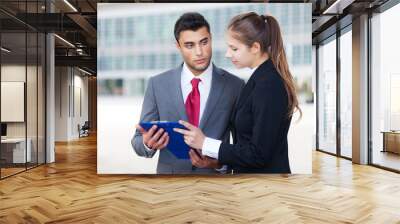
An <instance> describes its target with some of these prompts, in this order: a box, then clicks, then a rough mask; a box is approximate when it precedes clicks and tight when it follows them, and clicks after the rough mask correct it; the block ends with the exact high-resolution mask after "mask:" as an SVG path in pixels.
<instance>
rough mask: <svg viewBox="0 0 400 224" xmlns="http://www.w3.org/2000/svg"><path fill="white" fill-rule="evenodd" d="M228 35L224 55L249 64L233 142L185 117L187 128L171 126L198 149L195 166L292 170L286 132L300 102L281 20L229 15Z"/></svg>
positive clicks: (193, 157)
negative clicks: (212, 135) (208, 133)
mask: <svg viewBox="0 0 400 224" xmlns="http://www.w3.org/2000/svg"><path fill="white" fill-rule="evenodd" d="M226 37H227V43H228V50H227V53H226V56H227V57H228V58H230V59H231V60H232V63H233V64H234V65H235V66H236V67H237V68H243V67H249V68H251V69H252V70H253V73H252V75H251V77H250V79H249V81H248V82H247V83H246V85H245V87H244V88H243V90H242V92H241V95H240V97H239V101H238V103H237V106H236V109H235V112H234V115H233V126H234V144H227V143H222V142H221V141H219V140H216V139H211V138H208V137H206V136H204V134H203V133H202V131H201V130H200V129H199V128H197V127H195V126H193V125H191V124H189V123H187V122H185V121H180V122H181V124H183V125H184V126H185V127H186V128H187V129H188V130H183V129H175V130H176V131H177V132H180V133H182V134H184V139H185V142H186V143H187V144H188V145H189V146H190V147H192V148H193V149H198V150H200V151H201V153H202V156H198V155H197V154H196V153H194V152H193V151H190V152H189V154H190V157H191V160H192V164H193V165H195V166H198V167H216V166H215V164H216V163H217V161H218V164H226V165H228V166H229V168H230V169H232V171H233V172H237V173H290V172H291V171H290V166H289V158H288V141H287V134H288V131H289V127H290V122H291V119H292V115H293V113H294V112H295V111H296V110H298V111H300V108H299V106H298V100H297V96H296V90H295V84H294V81H293V77H292V75H291V73H290V71H289V67H288V63H287V59H286V54H285V50H284V47H283V41H282V36H281V32H280V28H279V24H278V22H277V21H276V20H275V18H273V17H272V16H264V15H258V14H256V13H254V12H250V13H244V14H240V15H238V16H236V17H234V18H233V19H232V20H231V22H230V24H229V26H228V29H227V35H226ZM300 113H301V111H300ZM211 158H213V159H211Z"/></svg>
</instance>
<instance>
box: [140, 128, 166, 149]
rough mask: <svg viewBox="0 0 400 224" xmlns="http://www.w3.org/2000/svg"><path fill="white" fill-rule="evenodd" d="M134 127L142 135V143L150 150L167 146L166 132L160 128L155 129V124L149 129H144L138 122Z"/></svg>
mask: <svg viewBox="0 0 400 224" xmlns="http://www.w3.org/2000/svg"><path fill="white" fill-rule="evenodd" d="M136 128H137V129H138V130H139V131H140V133H141V134H142V136H143V144H145V145H146V146H147V147H148V148H150V149H152V150H161V149H164V148H165V147H167V145H168V143H169V136H168V132H166V131H164V129H162V128H160V129H158V130H157V125H153V126H152V127H151V128H150V129H149V130H147V131H146V130H145V129H144V128H143V127H142V126H141V125H140V124H138V125H136Z"/></svg>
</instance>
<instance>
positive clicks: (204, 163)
mask: <svg viewBox="0 0 400 224" xmlns="http://www.w3.org/2000/svg"><path fill="white" fill-rule="evenodd" d="M194 150H196V149H191V150H190V151H189V156H190V161H191V162H192V165H193V166H196V167H198V168H214V169H221V167H222V165H220V164H219V163H218V160H216V159H213V158H210V157H208V156H202V155H200V153H196V152H195V151H194Z"/></svg>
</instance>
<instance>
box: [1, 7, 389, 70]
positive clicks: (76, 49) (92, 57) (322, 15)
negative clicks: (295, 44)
mask: <svg viewBox="0 0 400 224" xmlns="http://www.w3.org/2000/svg"><path fill="white" fill-rule="evenodd" d="M388 1H389V0H303V1H298V0H286V1H283V0H280V1H278V0H270V1H241V0H237V1H232V2H269V3H283V2H284V3H311V4H312V37H313V43H314V44H316V43H318V42H319V41H321V40H323V39H324V38H326V37H328V36H329V35H332V33H334V32H335V30H336V29H337V27H338V24H339V23H337V22H338V21H339V20H341V21H344V22H341V23H340V26H346V24H347V23H351V18H352V17H353V16H357V15H358V14H360V13H364V12H366V11H368V10H373V9H375V8H377V7H379V6H381V5H382V4H384V3H386V2H388ZM117 2H119V3H129V2H130V3H134V2H171V1H170V0H156V1H146V0H145V1H141V0H130V1H129V0H127V1H117V0H47V8H46V1H45V0H40V1H37V0H34V1H25V0H1V1H0V24H1V30H2V32H5V33H7V32H10V33H14V36H18V32H21V31H24V30H25V28H28V29H30V30H37V31H40V32H54V33H56V34H57V35H58V36H59V37H61V38H62V39H64V40H67V41H68V42H69V43H71V44H72V45H74V46H72V45H71V44H68V43H66V42H65V41H63V40H62V39H61V38H58V37H57V38H56V41H55V44H56V51H55V52H56V65H69V66H80V67H82V68H85V69H87V70H89V71H91V72H93V73H96V64H97V63H96V58H97V55H96V46H97V44H96V41H97V40H96V29H97V3H117ZM175 2H179V1H175ZM185 2H188V1H185ZM191 2H205V1H191ZM206 2H222V1H212V0H209V1H206ZM50 7H51V8H52V13H49V12H50ZM346 21H347V22H346ZM6 38H11V39H12V40H16V41H20V38H18V37H16V38H13V37H12V34H7V37H6ZM3 43H4V42H3ZM16 44H17V45H18V43H17V42H16ZM20 44H23V43H20ZM15 47H16V46H15Z"/></svg>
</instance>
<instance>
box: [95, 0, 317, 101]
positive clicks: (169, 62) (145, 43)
mask: <svg viewBox="0 0 400 224" xmlns="http://www.w3.org/2000/svg"><path fill="white" fill-rule="evenodd" d="M118 5H119V7H117V6H118ZM118 5H117V6H115V5H114V6H112V5H105V6H107V10H103V13H102V11H101V10H100V11H99V15H98V70H99V74H100V75H99V77H100V80H99V94H100V95H103V96H105V95H123V96H135V95H143V93H144V89H145V84H146V80H147V79H148V77H149V76H152V75H156V74H158V73H161V72H163V71H166V70H169V69H171V68H174V67H177V66H178V65H179V64H180V63H182V58H181V56H180V53H179V51H178V50H177V49H176V47H175V38H174V34H173V29H174V24H175V22H176V20H177V19H178V18H179V16H180V15H182V14H183V13H185V12H190V11H197V12H199V13H201V14H202V15H203V16H204V17H205V18H206V19H207V21H208V22H209V24H210V26H211V33H212V38H213V40H212V41H213V43H212V44H213V58H212V60H213V62H214V63H215V64H216V65H217V66H219V67H222V68H224V69H226V70H228V71H231V72H232V73H234V74H235V75H238V76H240V77H242V78H243V79H247V78H248V77H249V75H250V74H248V71H238V70H236V69H235V68H234V67H233V65H232V63H231V62H230V61H229V60H228V59H227V58H225V51H226V48H227V46H226V44H225V41H224V33H225V30H226V27H227V24H228V23H229V20H230V19H231V18H232V17H233V16H235V15H237V14H239V13H242V12H246V11H255V12H257V13H259V14H270V15H273V16H274V17H275V18H277V20H278V21H279V23H280V26H281V29H282V32H283V35H284V42H285V43H287V44H286V45H285V49H286V53H287V55H288V59H289V63H290V68H291V71H292V73H293V74H294V76H295V77H296V79H297V81H298V86H299V88H300V91H302V92H303V93H304V97H303V98H304V100H309V101H312V92H311V76H312V74H311V73H312V71H311V67H310V64H311V43H310V39H311V26H310V22H311V14H310V11H311V4H251V3H247V4H200V5H196V6H193V5H190V4H187V5H186V4H184V5H181V6H182V7H179V8H176V7H173V5H168V4H161V5H162V6H160V8H159V10H155V8H154V6H153V7H152V8H151V9H150V10H149V9H148V8H146V7H143V8H141V6H140V4H139V6H138V5H136V4H135V5H132V4H130V5H124V4H118ZM113 7H115V10H113ZM122 7H127V8H126V9H125V10H123V9H122ZM186 7H187V8H186ZM113 11H115V12H114V13H113ZM124 12H125V13H124ZM307 97H308V98H307Z"/></svg>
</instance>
